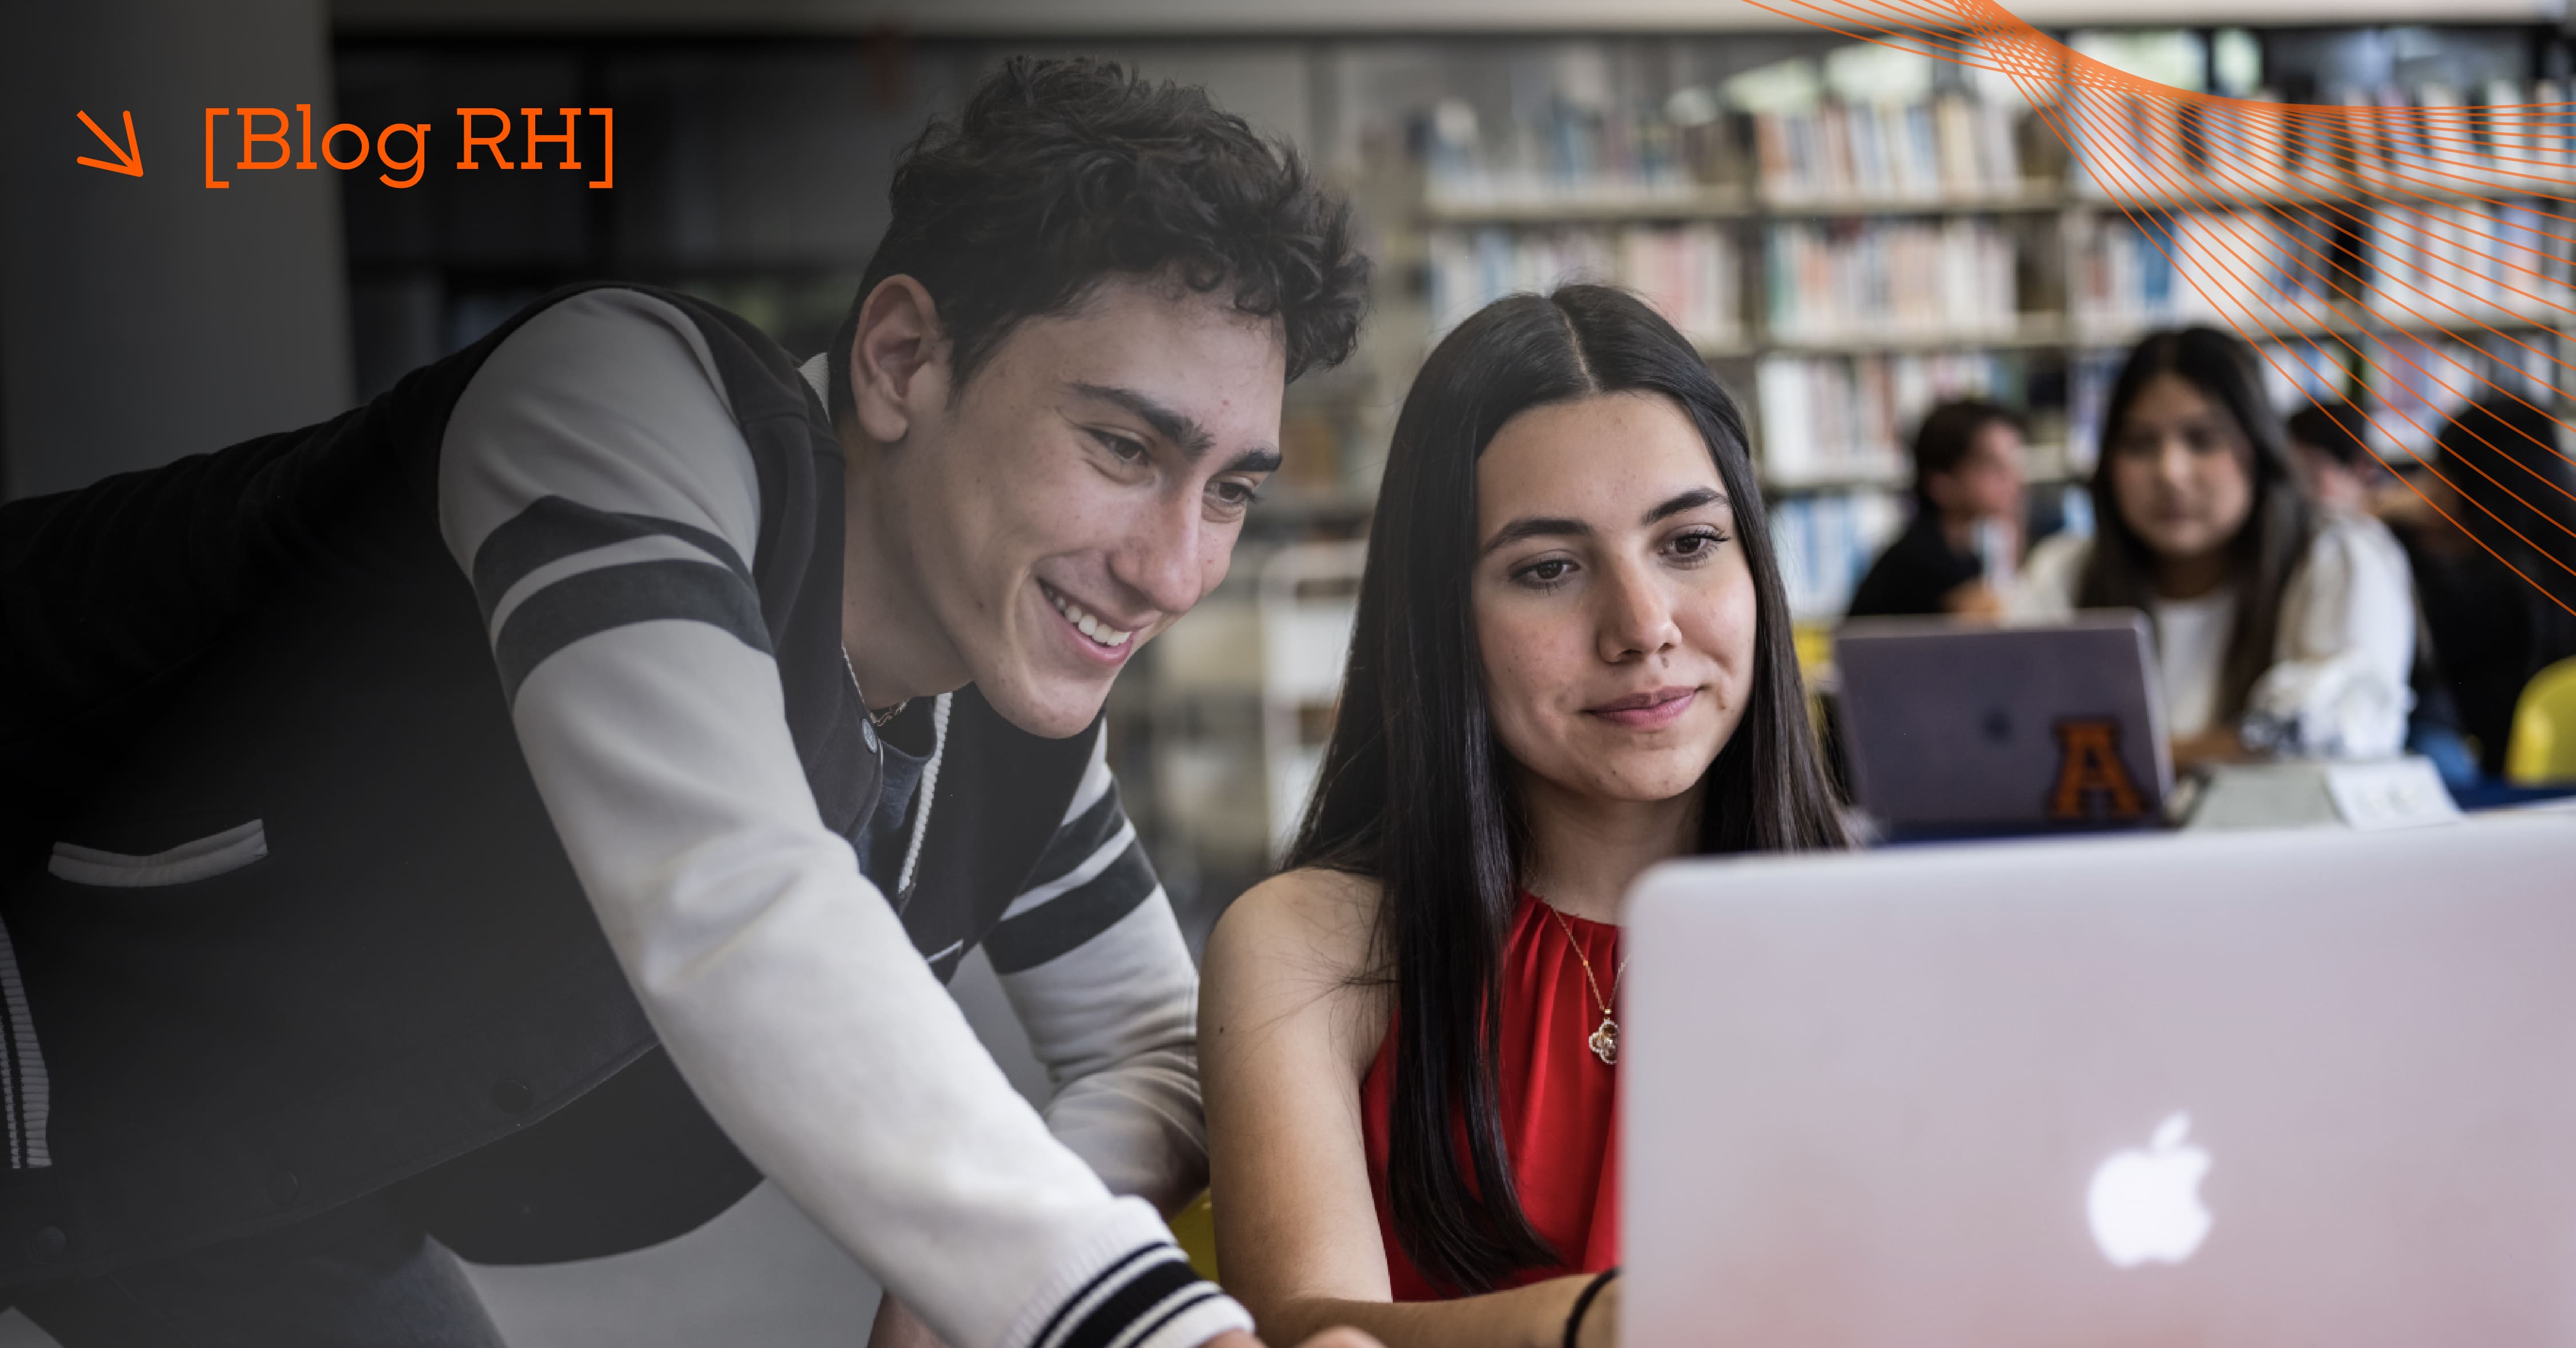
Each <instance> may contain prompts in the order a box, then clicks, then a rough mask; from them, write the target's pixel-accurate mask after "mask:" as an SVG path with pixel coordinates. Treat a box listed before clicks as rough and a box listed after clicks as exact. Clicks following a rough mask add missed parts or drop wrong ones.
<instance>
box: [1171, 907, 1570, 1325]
mask: <svg viewBox="0 0 2576 1348" xmlns="http://www.w3.org/2000/svg"><path fill="white" fill-rule="evenodd" d="M1376 903H1377V896H1376V888H1375V886H1373V885H1370V884H1368V883H1367V882H1365V881H1361V880H1357V879H1354V878H1352V877H1349V876H1344V875H1338V874H1332V873H1327V872H1318V871H1296V872H1291V873H1290V874H1287V875H1283V876H1280V877H1278V878H1277V879H1274V880H1272V881H1270V882H1269V883H1267V884H1264V885H1262V886H1260V887H1259V888H1257V889H1255V890H1253V891H1252V892H1251V893H1249V894H1246V895H1244V896H1243V897H1242V898H1241V899H1238V900H1236V901H1235V903H1234V905H1233V906H1232V907H1231V908H1229V909H1228V910H1227V912H1226V915H1225V918H1224V920H1223V921H1221V922H1219V923H1218V924H1217V928H1216V931H1215V933H1214V934H1213V935H1211V936H1210V937H1209V938H1208V946H1207V959H1206V964H1205V967H1204V969H1203V971H1202V974H1201V983H1200V995H1199V1060H1200V1077H1201V1087H1202V1089H1203V1090H1204V1092H1205V1094H1206V1098H1207V1115H1208V1158H1209V1166H1210V1173H1211V1177H1212V1185H1213V1190H1214V1199H1215V1215H1216V1229H1217V1250H1218V1255H1217V1264H1218V1267H1219V1268H1220V1269H1221V1270H1222V1271H1223V1273H1224V1278H1225V1283H1226V1286H1227V1288H1228V1290H1230V1291H1232V1292H1233V1293H1234V1294H1235V1295H1236V1296H1237V1297H1238V1298H1240V1299H1241V1300H1242V1301H1243V1303H1244V1305H1245V1306H1247V1307H1249V1308H1250V1309H1251V1311H1252V1314H1253V1318H1254V1320H1255V1321H1256V1322H1257V1323H1258V1324H1259V1325H1260V1328H1261V1331H1262V1333H1263V1335H1264V1336H1266V1337H1267V1338H1269V1339H1270V1340H1271V1341H1273V1342H1281V1341H1294V1340H1296V1339H1298V1338H1300V1337H1302V1336H1304V1335H1308V1334H1312V1333H1316V1332H1318V1331H1320V1330H1323V1329H1325V1328H1327V1327H1329V1326H1334V1325H1352V1326H1357V1327H1358V1328H1361V1329H1365V1330H1367V1331H1368V1332H1370V1333H1371V1334H1374V1335H1376V1336H1377V1337H1378V1338H1380V1339H1382V1340H1384V1341H1385V1342H1386V1343H1387V1344H1388V1345H1389V1348H1521V1346H1522V1345H1526V1346H1527V1348H1558V1345H1560V1344H1562V1343H1563V1342H1564V1335H1565V1321H1566V1317H1567V1315H1568V1314H1569V1313H1570V1312H1571V1311H1572V1309H1573V1307H1574V1302H1575V1298H1576V1297H1577V1296H1579V1295H1581V1293H1582V1290H1583V1286H1584V1284H1585V1283H1586V1282H1588V1281H1589V1279H1587V1278H1584V1277H1567V1278H1557V1279H1552V1280H1550V1281H1548V1282H1544V1283H1539V1284H1536V1285H1534V1286H1530V1287H1524V1288H1519V1289H1516V1290H1513V1291H1509V1292H1497V1293H1492V1294H1489V1295H1485V1296H1474V1297H1462V1298H1458V1299H1456V1300H1451V1301H1440V1302H1417V1303H1405V1304H1397V1303H1395V1302H1393V1301H1392V1300H1391V1296H1392V1293H1391V1291H1390V1284H1389V1281H1388V1277H1387V1267H1386V1254H1385V1247H1384V1245H1383V1244H1382V1238H1381V1236H1380V1235H1379V1232H1378V1224H1377V1205H1376V1200H1375V1199H1374V1198H1373V1197H1372V1196H1371V1195H1370V1192H1369V1180H1368V1157H1367V1150H1366V1146H1365V1143H1364V1142H1363V1141H1362V1138H1361V1132H1360V1081H1361V1078H1362V1077H1363V1076H1365V1075H1366V1073H1367V1071H1368V1066H1369V1062H1370V1060H1371V1059H1372V1058H1373V1057H1374V1056H1375V1055H1376V1052H1377V1048H1378V1044H1379V1042H1380V1040H1381V1039H1383V1038H1384V1036H1385V1034H1386V1025H1387V1006H1388V1002H1387V997H1386V993H1385V989H1384V988H1383V987H1382V986H1379V985H1374V984H1366V985H1364V984H1362V983H1360V982H1359V981H1358V980H1357V976H1358V975H1360V974H1361V973H1363V972H1364V971H1366V970H1367V969H1368V968H1369V966H1370V958H1371V953H1372V952H1371V948H1370V946H1371V941H1370V937H1371V931H1372V929H1373V927H1374V924H1375V918H1376ZM1616 1289H1617V1284H1615V1283H1613V1284H1612V1285H1611V1288H1610V1289H1608V1290H1606V1291H1605V1292H1604V1294H1603V1295H1602V1297H1601V1298H1600V1299H1599V1300H1597V1301H1595V1302H1594V1303H1593V1306H1592V1308H1591V1310H1590V1312H1589V1313H1588V1314H1586V1315H1585V1317H1584V1325H1583V1328H1584V1334H1583V1340H1582V1341H1583V1343H1584V1344H1585V1345H1586V1346H1587V1348H1590V1345H1602V1348H1607V1345H1609V1344H1611V1343H1612V1342H1614V1341H1615V1337H1616V1332H1617V1325H1618V1301H1617V1296H1616Z"/></svg>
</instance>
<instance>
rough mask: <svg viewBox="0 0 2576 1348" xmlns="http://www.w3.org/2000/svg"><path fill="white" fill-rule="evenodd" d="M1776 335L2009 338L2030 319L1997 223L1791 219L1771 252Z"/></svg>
mask: <svg viewBox="0 0 2576 1348" xmlns="http://www.w3.org/2000/svg"><path fill="white" fill-rule="evenodd" d="M1763 266H1764V273H1765V274H1764V278H1763V280H1764V295H1765V299H1766V319H1767V321H1768V323H1769V325H1770V331H1771V333H1772V335H1774V336H1776V337H1781V338H1785V339H1788V340H1792V341H1802V342H1803V341H1814V342H1830V341H1832V340H1835V339H1837V338H1840V337H1845V336H1850V335H1854V334H1862V333H1867V334H1870V335H1872V336H1874V337H1879V338H1884V337H1887V336H1892V335H1902V334H1906V333H1921V334H1932V335H1963V336H1964V335H1965V334H1969V333H1975V332H1984V333H1989V334H2008V333H2011V332H2013V331H2014V330H2015V329H2016V328H2017V327H2018V326H2019V324H2020V321H2021V303H2020V292H2019V289H2018V286H2017V283H2016V278H2015V272H2016V264H2015V256H2014V250H2013V242H2012V239H2011V238H2010V237H2009V236H2008V235H2006V234H2005V233H2004V231H2003V230H2001V229H1999V228H1997V227H1996V225H1995V223H1994V222H1993V221H1991V220H1976V219H1961V218H1955V217H1954V218H1949V219H1942V220H1872V221H1865V222H1853V221H1790V222H1783V223H1779V224H1775V225H1773V226H1772V227H1771V229H1770V235H1769V246H1768V247H1767V248H1766V249H1765V251H1764V254H1763Z"/></svg>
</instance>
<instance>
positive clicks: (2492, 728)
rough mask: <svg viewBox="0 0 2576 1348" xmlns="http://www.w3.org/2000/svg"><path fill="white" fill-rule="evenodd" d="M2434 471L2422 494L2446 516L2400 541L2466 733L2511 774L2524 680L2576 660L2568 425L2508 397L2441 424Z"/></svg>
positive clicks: (2574, 478) (2575, 541) (2573, 494)
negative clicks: (2509, 756) (2564, 442)
mask: <svg viewBox="0 0 2576 1348" xmlns="http://www.w3.org/2000/svg"><path fill="white" fill-rule="evenodd" d="M2433 469H2434V472H2433V473H2432V474H2427V475H2426V477H2425V479H2424V482H2423V489H2424V492H2425V495H2426V496H2427V497H2428V498H2430V500H2431V502H2432V504H2433V505H2434V506H2436V507H2438V508H2439V509H2440V510H2441V512H2442V515H2444V516H2448V518H2447V519H2444V518H2442V517H2440V516H2433V517H2430V518H2425V519H2423V520H2421V522H2419V523H2414V524H2411V525H2405V524H2401V525H2400V526H2399V527H2400V535H2399V536H2400V538H2401V539H2402V540H2403V541H2404V542H2405V544H2406V548H2407V553H2408V555H2409V556H2410V557H2411V558H2412V560H2413V562H2414V565H2415V575H2416V580H2417V583H2418V584H2420V585H2421V586H2422V587H2423V590H2424V616H2425V620H2426V621H2427V622H2428V623H2429V624H2430V625H2431V628H2432V636H2433V645H2434V649H2435V650H2436V651H2438V652H2439V653H2440V655H2441V676H2442V679H2443V681H2444V683H2445V684H2446V686H2447V691H2448V692H2449V694H2450V697H2451V699H2452V701H2453V703H2454V704H2455V705H2456V706H2457V707H2458V708H2459V721H2460V728H2461V729H2462V730H2463V731H2465V732H2466V733H2467V734H2468V735H2469V736H2470V737H2471V738H2472V739H2474V740H2475V741H2476V742H2477V745H2478V751H2479V752H2478V758H2479V768H2480V770H2481V771H2482V772H2484V773H2485V774H2486V775H2487V776H2489V777H2502V776H2503V775H2504V755H2505V745H2506V742H2507V741H2508V740H2509V739H2510V738H2511V736H2512V729H2513V712H2514V704H2515V703H2516V702H2517V701H2519V700H2520V698H2521V696H2522V686H2523V685H2524V684H2525V683H2528V682H2529V681H2530V680H2531V676H2532V675H2534V674H2537V673H2539V672H2540V671H2541V670H2542V669H2544V668H2547V667H2548V666H2549V665H2550V664H2552V663H2554V662H2556V661H2559V660H2565V659H2568V658H2570V657H2576V614H2571V613H2570V612H2569V609H2570V608H2571V607H2576V577H2571V575H2570V573H2569V567H2570V565H2576V473H2571V472H2570V471H2569V464H2568V461H2567V459H2566V457H2565V455H2564V453H2563V452H2562V451H2561V450H2560V449H2559V446H2558V423H2557V422H2556V421H2555V420H2554V419H2552V418H2551V417H2550V415H2549V414H2548V413H2546V412H2543V411H2541V410H2540V409H2538V408H2536V407H2533V406H2531V405H2530V404H2529V403H2526V402H2524V401H2522V400H2521V399H2520V398H2514V397H2508V396H2503V395H2495V396H2491V397H2489V398H2488V399H2486V400H2485V401H2482V402H2479V403H2476V404H2473V405H2471V406H2470V407H2468V408H2465V409H2463V410H2462V411H2461V412H2460V413H2459V414H2458V415H2457V416H2454V417H2452V418H2451V420H2450V422H2449V423H2448V424H2447V425H2445V426H2443V427H2442V433H2441V437H2440V442H2439V450H2438V452H2437V453H2436V455H2435V457H2434V463H2433ZM2428 514H2429V512H2428Z"/></svg>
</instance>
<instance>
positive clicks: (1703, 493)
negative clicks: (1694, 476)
mask: <svg viewBox="0 0 2576 1348" xmlns="http://www.w3.org/2000/svg"><path fill="white" fill-rule="evenodd" d="M1726 504H1728V501H1727V499H1726V493H1725V492H1722V491H1719V490H1718V489H1717V488H1715V487H1693V488H1691V489H1690V490H1689V491H1686V492H1683V493H1682V494H1680V495H1679V496H1675V497H1673V498H1672V499H1671V500H1669V501H1666V502H1664V503H1663V504H1662V505H1659V506H1656V507H1655V508H1654V509H1652V510H1649V511H1647V512H1646V517H1645V518H1644V519H1642V520H1639V521H1638V523H1640V524H1653V523H1655V522H1656V521H1658V520H1668V519H1671V518H1672V517H1673V516H1675V515H1678V514H1680V513H1682V512H1683V511H1685V510H1697V509H1699V508H1700V507H1701V506H1705V505H1726Z"/></svg>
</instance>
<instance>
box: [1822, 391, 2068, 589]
mask: <svg viewBox="0 0 2576 1348" xmlns="http://www.w3.org/2000/svg"><path fill="white" fill-rule="evenodd" d="M2022 437H2023V431H2022V423H2021V418H2020V417H2018V416H2015V415H2014V414H2013V412H2012V411H2011V409H2009V408H2007V407H2005V406H2004V405H2003V404H2001V403H1993V402H1988V401H1986V400H1984V399H1982V398H1961V399H1958V400H1955V401H1952V402H1945V403H1942V404H1941V405H1939V406H1937V407H1935V408H1933V409H1932V410H1931V411H1930V412H1927V413H1925V414H1924V416H1923V423H1922V424H1921V425H1920V426H1918V427H1916V428H1915V431H1914V519H1913V522H1912V523H1910V524H1908V525H1907V526H1906V529H1905V532H1904V533H1901V534H1899V535H1897V537H1896V541H1894V542H1892V543H1890V544H1888V545H1887V550H1886V551H1885V552H1882V553H1880V554H1879V555H1878V560H1877V561H1876V562H1874V563H1872V564H1871V566H1870V568H1869V574H1867V575H1866V576H1863V577H1862V578H1861V582H1860V587H1859V588H1858V589H1856V590H1854V591H1852V601H1851V608H1850V616H1852V617H1855V618H1874V617H1886V616H1893V615H1905V614H1918V613H1955V614H1961V615H1964V616H1969V617H1995V616H1998V615H2000V614H2001V613H2002V612H2003V608H2004V599H2003V591H2004V589H2005V587H2006V586H2005V583H2006V582H2008V581H2009V578H2010V573H2011V571H2012V568H2013V565H2014V563H2015V561H2016V560H2017V559H2018V558H2019V557H2020V555H2021V528H2022V512H2023V509H2024V500H2023V494H2022V478H2023V470H2024V464H2025V460H2026V459H2027V457H2028V455H2027V452H2026V451H2025V449H2024V447H2023V444H2022Z"/></svg>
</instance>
